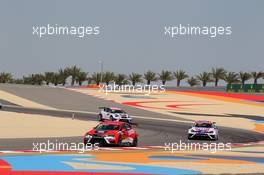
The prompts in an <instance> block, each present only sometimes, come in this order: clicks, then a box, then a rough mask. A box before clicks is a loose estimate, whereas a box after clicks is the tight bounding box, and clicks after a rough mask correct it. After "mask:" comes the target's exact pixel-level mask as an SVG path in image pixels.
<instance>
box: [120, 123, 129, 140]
mask: <svg viewBox="0 0 264 175" xmlns="http://www.w3.org/2000/svg"><path fill="white" fill-rule="evenodd" d="M128 131H129V130H128V128H127V125H126V124H124V125H122V128H121V140H122V141H123V142H127V141H126V139H127V138H128V137H129V133H128Z"/></svg>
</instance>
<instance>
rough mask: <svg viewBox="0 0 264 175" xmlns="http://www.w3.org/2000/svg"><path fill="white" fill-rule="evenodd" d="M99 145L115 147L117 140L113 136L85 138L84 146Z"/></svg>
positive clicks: (89, 136)
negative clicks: (88, 144) (89, 144)
mask: <svg viewBox="0 0 264 175" xmlns="http://www.w3.org/2000/svg"><path fill="white" fill-rule="evenodd" d="M87 143H91V144H95V143H99V144H100V145H114V144H116V139H115V137H113V136H91V135H88V136H86V137H85V138H84V144H87Z"/></svg>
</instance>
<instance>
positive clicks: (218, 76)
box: [212, 68, 226, 87]
mask: <svg viewBox="0 0 264 175" xmlns="http://www.w3.org/2000/svg"><path fill="white" fill-rule="evenodd" d="M225 74H226V71H225V69H224V68H212V77H213V81H214V82H215V87H217V86H218V82H219V80H223V79H224V77H225Z"/></svg>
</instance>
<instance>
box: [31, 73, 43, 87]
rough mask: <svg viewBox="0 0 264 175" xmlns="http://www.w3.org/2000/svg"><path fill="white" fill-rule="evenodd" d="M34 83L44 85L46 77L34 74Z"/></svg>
mask: <svg viewBox="0 0 264 175" xmlns="http://www.w3.org/2000/svg"><path fill="white" fill-rule="evenodd" d="M31 77H32V83H33V84H37V85H42V82H43V81H44V76H43V75H42V74H32V75H31Z"/></svg>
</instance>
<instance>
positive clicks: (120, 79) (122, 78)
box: [115, 74, 128, 86]
mask: <svg viewBox="0 0 264 175" xmlns="http://www.w3.org/2000/svg"><path fill="white" fill-rule="evenodd" d="M115 83H116V84H117V85H118V86H121V85H123V84H127V83H128V82H127V79H126V75H124V74H117V75H116V76H115Z"/></svg>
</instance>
